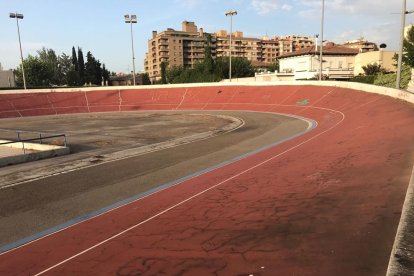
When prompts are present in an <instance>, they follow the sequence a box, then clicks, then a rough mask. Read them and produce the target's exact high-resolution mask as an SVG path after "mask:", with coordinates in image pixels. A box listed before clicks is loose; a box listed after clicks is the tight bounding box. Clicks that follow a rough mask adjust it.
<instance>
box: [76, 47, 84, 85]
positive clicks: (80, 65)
mask: <svg viewBox="0 0 414 276" xmlns="http://www.w3.org/2000/svg"><path fill="white" fill-rule="evenodd" d="M78 68H79V78H80V82H81V85H84V84H85V61H84V60H83V52H82V49H81V48H80V47H78Z"/></svg>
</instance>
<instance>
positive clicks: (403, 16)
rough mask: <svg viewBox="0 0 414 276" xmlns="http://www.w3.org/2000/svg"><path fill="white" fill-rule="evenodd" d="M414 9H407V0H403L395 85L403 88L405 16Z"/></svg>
mask: <svg viewBox="0 0 414 276" xmlns="http://www.w3.org/2000/svg"><path fill="white" fill-rule="evenodd" d="M413 12H414V11H407V0H403V6H402V12H401V34H400V49H399V52H398V68H397V81H396V83H395V87H396V88H397V89H400V88H401V69H402V56H403V46H404V29H405V16H406V15H407V14H411V13H413Z"/></svg>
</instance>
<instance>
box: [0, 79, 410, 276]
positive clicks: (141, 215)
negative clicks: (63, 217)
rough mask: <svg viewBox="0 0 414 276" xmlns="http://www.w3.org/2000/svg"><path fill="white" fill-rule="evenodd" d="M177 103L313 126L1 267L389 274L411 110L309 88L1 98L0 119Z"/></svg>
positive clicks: (26, 271)
mask: <svg viewBox="0 0 414 276" xmlns="http://www.w3.org/2000/svg"><path fill="white" fill-rule="evenodd" d="M174 109H177V110H187V109H191V110H249V111H264V112H277V113H286V114H293V115H298V116H301V117H305V118H309V119H312V120H315V121H316V122H317V124H318V125H317V127H316V128H315V129H313V130H311V131H309V132H307V133H305V134H303V135H302V136H299V137H295V138H293V139H291V140H289V141H287V142H285V143H283V144H280V145H277V146H274V147H271V148H269V149H266V150H264V151H261V152H259V153H256V154H254V155H251V156H248V157H246V158H244V159H241V160H238V161H236V162H234V163H231V164H227V165H225V166H223V167H220V168H217V169H214V170H212V171H208V172H205V173H203V174H201V175H199V176H196V177H193V178H191V179H189V180H186V181H184V182H182V183H180V184H179V185H176V186H173V187H171V188H169V189H167V190H164V191H160V192H158V193H156V194H153V195H151V196H148V197H145V198H143V199H140V200H137V201H135V202H132V203H130V204H128V205H126V206H123V207H120V208H117V209H115V210H113V211H110V212H108V213H105V214H103V215H100V216H98V217H96V218H92V219H90V220H87V221H85V222H82V223H79V224H77V225H74V226H72V227H70V228H68V229H65V230H63V231H60V232H58V233H56V234H53V235H50V236H47V237H44V238H42V239H40V240H37V241H34V242H32V243H30V244H27V245H25V246H22V247H20V248H17V249H14V250H11V251H9V252H5V253H3V254H1V255H0V274H4V275H14V274H20V275H41V274H55V275H62V274H66V275H82V274H83V275H91V274H95V275H98V274H100V275H103V274H117V275H156V274H165V275H194V274H197V275H210V274H214V273H215V274H218V275H333V274H336V275H383V274H385V272H386V270H387V265H388V260H389V257H390V254H391V249H392V246H393V242H394V238H395V234H396V231H397V227H398V223H399V219H400V214H401V209H402V205H403V202H404V198H405V194H406V190H407V186H408V183H409V181H410V176H411V171H412V165H413V163H414V155H413V153H414V145H413V143H412V141H413V137H414V128H413V127H407V126H412V125H413V123H414V106H413V105H412V104H409V103H407V102H404V101H401V100H397V99H393V98H390V97H386V96H381V95H377V94H370V93H366V92H362V91H356V90H351V89H345V88H339V87H330V86H311V85H304V86H212V87H182V88H179V87H177V88H148V89H138V90H133V89H114V90H102V91H93V90H92V91H74V92H51V93H45V92H39V93H12V94H10V93H2V94H0V110H1V111H0V117H24V116H38V115H46V114H64V113H81V112H105V111H132V110H133V111H138V110H174Z"/></svg>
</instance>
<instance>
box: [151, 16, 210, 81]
mask: <svg viewBox="0 0 414 276" xmlns="http://www.w3.org/2000/svg"><path fill="white" fill-rule="evenodd" d="M205 43H206V38H205V35H204V32H203V29H202V28H200V30H198V29H197V26H196V25H195V24H194V22H188V21H184V22H183V23H182V30H181V31H176V30H174V29H171V28H169V29H167V30H165V31H163V32H161V33H157V31H153V32H152V38H151V39H150V40H149V41H148V52H147V53H146V57H145V61H144V68H145V72H147V73H148V74H149V77H150V79H151V80H152V81H154V80H156V79H159V78H160V77H161V72H160V70H161V63H162V62H167V63H168V66H184V67H185V68H192V67H193V65H194V63H196V62H197V61H201V60H203V59H204V48H205Z"/></svg>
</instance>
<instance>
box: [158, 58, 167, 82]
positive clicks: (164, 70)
mask: <svg viewBox="0 0 414 276" xmlns="http://www.w3.org/2000/svg"><path fill="white" fill-rule="evenodd" d="M160 67H161V83H162V84H166V83H167V63H166V62H165V61H163V62H161V65H160Z"/></svg>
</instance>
